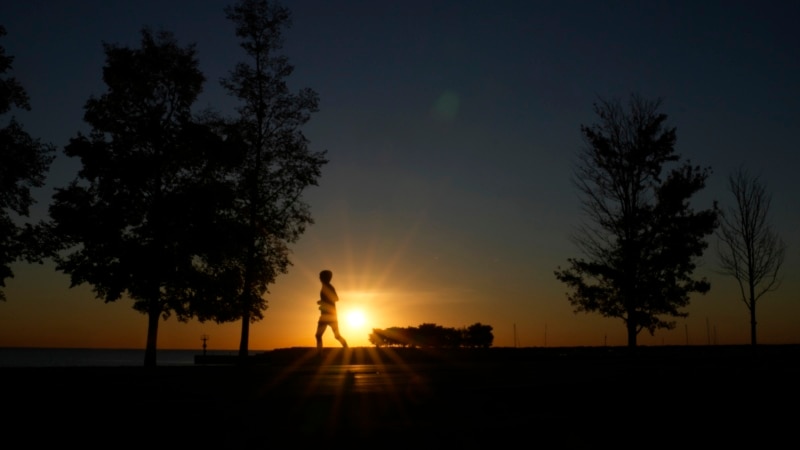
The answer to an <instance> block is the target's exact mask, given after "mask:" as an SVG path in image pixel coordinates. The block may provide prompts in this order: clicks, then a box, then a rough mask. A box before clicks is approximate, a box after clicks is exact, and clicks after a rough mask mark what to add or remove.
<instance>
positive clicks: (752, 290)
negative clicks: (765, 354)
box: [747, 274, 758, 345]
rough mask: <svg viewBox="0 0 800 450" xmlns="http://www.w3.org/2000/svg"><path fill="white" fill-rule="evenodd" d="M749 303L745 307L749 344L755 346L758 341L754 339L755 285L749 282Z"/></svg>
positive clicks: (751, 276)
mask: <svg viewBox="0 0 800 450" xmlns="http://www.w3.org/2000/svg"><path fill="white" fill-rule="evenodd" d="M752 279H753V275H752V274H751V275H750V280H752ZM749 287H750V303H749V304H748V305H747V306H748V308H749V309H750V344H752V345H757V344H758V340H757V339H756V287H755V284H754V283H753V282H752V281H751V282H750V286H749Z"/></svg>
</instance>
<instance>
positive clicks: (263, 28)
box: [216, 0, 327, 356]
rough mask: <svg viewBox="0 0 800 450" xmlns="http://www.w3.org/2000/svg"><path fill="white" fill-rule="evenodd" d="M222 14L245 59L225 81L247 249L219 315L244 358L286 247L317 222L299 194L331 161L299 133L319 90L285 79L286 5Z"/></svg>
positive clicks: (251, 5) (244, 6)
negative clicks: (231, 323) (233, 111)
mask: <svg viewBox="0 0 800 450" xmlns="http://www.w3.org/2000/svg"><path fill="white" fill-rule="evenodd" d="M225 11H226V13H227V17H228V18H229V19H230V20H231V21H233V22H234V24H235V26H236V35H237V36H238V37H239V38H240V40H241V44H240V45H241V47H242V48H243V49H244V52H245V55H246V57H247V62H241V63H239V64H237V65H236V67H235V68H234V69H233V70H232V71H231V73H230V76H229V77H228V78H226V79H224V80H223V81H222V84H223V86H224V87H225V88H226V89H227V90H228V91H229V92H230V94H231V95H233V96H234V97H236V98H237V99H239V100H240V101H241V105H240V107H239V108H238V117H237V118H236V120H235V121H234V122H233V123H232V127H231V128H230V130H229V131H230V135H229V138H230V139H235V140H236V141H237V142H238V143H239V144H240V145H241V146H242V147H243V149H244V151H245V157H244V159H243V164H242V166H241V168H240V170H239V171H238V172H237V173H236V174H235V176H234V178H235V180H236V183H237V189H238V191H237V201H238V202H237V205H238V208H237V210H236V211H235V215H236V218H237V219H238V220H239V221H241V223H242V224H244V227H243V228H244V230H245V231H244V239H243V242H242V244H241V245H242V246H241V247H240V248H239V249H237V251H235V252H232V253H231V256H232V258H231V259H230V260H229V261H228V266H229V267H236V268H237V269H238V271H239V272H240V277H239V280H240V281H239V283H238V286H236V288H235V289H233V290H231V294H232V295H231V301H229V303H228V305H227V310H221V311H219V313H218V314H217V315H216V318H217V320H222V321H226V320H229V319H230V318H231V317H235V318H237V319H241V321H242V331H241V339H240V344H239V354H240V356H246V355H247V352H248V341H249V335H250V323H251V322H255V321H257V320H260V319H261V318H263V313H262V312H263V311H264V310H265V309H266V308H267V301H266V299H265V298H264V295H265V294H266V293H268V286H269V284H270V283H273V282H274V281H275V279H276V277H277V276H278V275H279V274H282V273H286V272H287V271H288V267H289V266H290V264H291V262H290V260H289V248H288V247H289V244H291V243H293V242H295V241H296V240H297V239H299V237H300V235H301V234H302V233H303V232H304V231H305V227H306V226H307V225H308V224H311V223H313V221H312V218H311V214H310V212H309V208H308V205H307V204H306V203H305V202H304V201H303V200H302V194H303V191H304V190H305V189H306V188H307V187H309V186H311V185H316V184H317V179H318V178H319V176H320V171H321V167H322V165H324V164H325V163H327V160H326V159H325V153H324V152H321V153H319V152H312V151H310V150H309V147H308V141H307V139H306V138H305V136H304V135H303V133H302V131H301V127H302V126H303V125H304V124H306V123H307V122H308V120H309V119H310V115H311V114H312V113H313V112H316V111H317V105H318V101H319V100H318V96H317V94H316V92H314V91H313V90H311V89H302V90H300V91H299V92H296V93H294V92H291V91H290V90H289V88H288V86H287V83H286V80H287V78H288V77H289V76H290V75H291V74H292V71H293V67H292V66H291V65H290V64H289V61H288V58H287V57H286V56H284V55H282V54H280V50H281V48H282V45H283V40H282V30H283V29H284V28H285V27H288V26H289V24H290V13H289V10H288V9H287V8H285V7H284V6H281V5H280V4H278V3H273V2H268V1H265V0H242V1H239V2H237V3H236V4H235V5H233V6H230V7H228V8H226V10H225ZM223 309H224V308H223Z"/></svg>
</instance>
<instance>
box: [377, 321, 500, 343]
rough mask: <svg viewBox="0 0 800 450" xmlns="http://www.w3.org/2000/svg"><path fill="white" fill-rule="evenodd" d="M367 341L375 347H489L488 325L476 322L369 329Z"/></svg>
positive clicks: (489, 326) (490, 335)
mask: <svg viewBox="0 0 800 450" xmlns="http://www.w3.org/2000/svg"><path fill="white" fill-rule="evenodd" d="M369 341H370V343H372V344H373V345H375V346H376V347H438V348H456V347H491V346H492V342H493V341H494V334H493V333H492V326H491V325H483V324H481V323H480V322H478V323H475V324H472V325H470V326H468V327H464V328H446V327H443V326H440V325H436V324H433V323H423V324H422V325H420V326H418V327H405V328H402V327H391V328H386V329H379V328H373V329H372V333H371V334H370V335H369Z"/></svg>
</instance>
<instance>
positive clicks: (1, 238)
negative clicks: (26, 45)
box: [0, 26, 55, 301]
mask: <svg viewBox="0 0 800 450" xmlns="http://www.w3.org/2000/svg"><path fill="white" fill-rule="evenodd" d="M5 35H6V30H5V28H4V27H3V26H0V37H3V36H5ZM13 62H14V57H13V56H10V55H7V54H6V51H5V48H4V47H3V46H2V45H0V116H4V115H6V114H7V113H8V112H9V111H11V110H12V109H13V108H19V109H23V110H30V103H29V98H28V93H27V92H26V91H25V88H24V87H23V86H22V83H20V82H19V81H18V80H17V79H16V78H14V77H12V76H10V75H9V72H11V70H12V67H13ZM54 151H55V149H54V148H53V146H52V145H49V144H45V143H42V142H41V141H40V140H39V139H35V138H34V137H32V136H31V135H30V134H28V133H27V132H26V131H25V129H24V127H23V126H22V124H21V123H19V122H18V121H17V120H16V118H14V117H13V116H12V117H11V118H9V120H8V122H7V123H5V124H3V125H2V128H0V301H5V299H6V296H5V292H4V289H3V288H4V287H5V286H6V284H5V280H6V279H8V278H12V277H13V276H14V272H13V271H12V270H11V264H13V263H14V262H16V261H18V260H20V259H27V260H29V261H32V260H38V259H40V256H41V255H40V253H39V251H38V250H37V249H36V248H37V247H38V242H37V236H36V234H35V233H34V232H33V231H32V230H33V227H32V226H31V225H29V224H22V223H21V221H20V219H21V218H23V217H28V216H29V215H30V208H31V206H32V205H33V204H34V198H33V195H32V189H34V188H39V187H42V186H43V185H44V182H45V176H46V174H47V170H48V168H49V167H50V163H51V162H52V161H53V157H54V155H53V153H54Z"/></svg>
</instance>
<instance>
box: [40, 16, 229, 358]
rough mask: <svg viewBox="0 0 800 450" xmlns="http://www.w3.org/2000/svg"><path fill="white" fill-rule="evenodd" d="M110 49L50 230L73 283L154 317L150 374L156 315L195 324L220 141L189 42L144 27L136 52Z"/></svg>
mask: <svg viewBox="0 0 800 450" xmlns="http://www.w3.org/2000/svg"><path fill="white" fill-rule="evenodd" d="M104 49H105V54H106V63H105V67H104V68H103V80H104V82H105V83H106V86H107V90H106V92H105V93H103V94H102V95H101V96H100V97H97V98H95V97H92V98H90V99H89V100H88V101H87V102H86V105H85V115H84V120H85V121H86V122H87V123H88V124H89V125H91V127H92V130H91V133H90V135H89V136H85V135H82V134H80V133H79V134H78V135H77V137H75V138H73V139H71V141H70V143H69V144H68V145H67V146H66V147H65V149H64V150H65V153H66V154H67V155H68V156H70V157H78V158H80V159H81V162H82V168H81V170H80V171H79V172H78V176H77V178H76V179H75V180H74V181H72V182H71V183H70V184H69V185H68V186H66V187H64V188H59V189H57V190H56V193H55V194H54V196H53V200H54V201H53V203H52V204H51V206H50V217H51V223H50V224H49V233H50V235H51V237H52V239H53V240H54V241H55V242H57V246H58V248H60V250H61V251H58V252H56V253H55V256H54V259H55V261H56V267H57V269H58V270H61V271H63V272H65V273H67V274H69V275H70V277H71V283H72V286H75V285H79V284H83V283H88V284H90V285H92V287H93V290H94V293H95V295H96V296H97V297H98V298H100V299H103V300H104V301H106V302H113V301H116V300H119V299H120V298H122V297H124V296H127V297H129V298H131V299H132V300H133V302H134V303H133V307H134V309H135V310H137V311H139V312H141V313H143V314H146V315H147V317H148V325H147V344H146V349H145V358H144V364H145V366H154V365H155V364H156V341H157V336H158V323H159V320H160V318H162V317H163V318H164V319H166V318H167V317H169V316H170V315H171V313H175V314H176V315H177V317H178V319H179V320H187V319H188V318H189V317H190V316H191V311H190V308H189V303H190V301H191V299H192V297H193V295H194V293H195V288H194V287H193V285H194V284H195V282H196V279H197V270H196V267H195V265H194V261H195V258H196V255H197V254H198V252H200V250H199V249H198V247H197V246H198V245H199V243H202V242H204V241H206V240H207V236H204V235H203V234H204V233H201V232H200V231H199V230H198V224H204V223H206V219H207V217H208V216H207V214H208V212H207V211H205V210H203V209H202V208H198V205H204V204H209V205H213V204H214V202H213V201H209V202H208V203H204V202H203V201H200V200H199V198H200V197H201V196H203V195H204V194H206V193H208V192H209V191H214V189H209V188H208V186H206V185H205V180H207V177H204V176H201V174H202V173H203V172H204V170H205V166H207V165H208V164H212V161H214V159H213V158H211V157H209V152H211V151H213V149H214V148H216V147H214V145H212V144H213V142H214V141H213V138H214V136H215V134H213V133H211V132H210V130H208V129H207V127H204V126H201V125H199V124H198V123H196V122H195V120H194V119H193V117H192V115H191V106H192V104H193V103H194V102H195V100H196V99H197V96H198V94H199V93H200V91H201V88H202V85H203V82H204V81H205V78H204V76H203V74H202V73H201V72H200V70H199V69H198V61H197V58H196V56H195V49H194V46H193V45H189V46H186V47H181V46H179V45H178V43H177V42H176V40H175V38H174V36H173V35H172V34H171V33H169V32H167V31H161V32H159V33H153V32H151V31H149V30H147V29H144V30H142V32H141V46H140V48H127V47H120V46H116V45H111V44H104ZM209 198H213V196H212V197H209Z"/></svg>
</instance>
